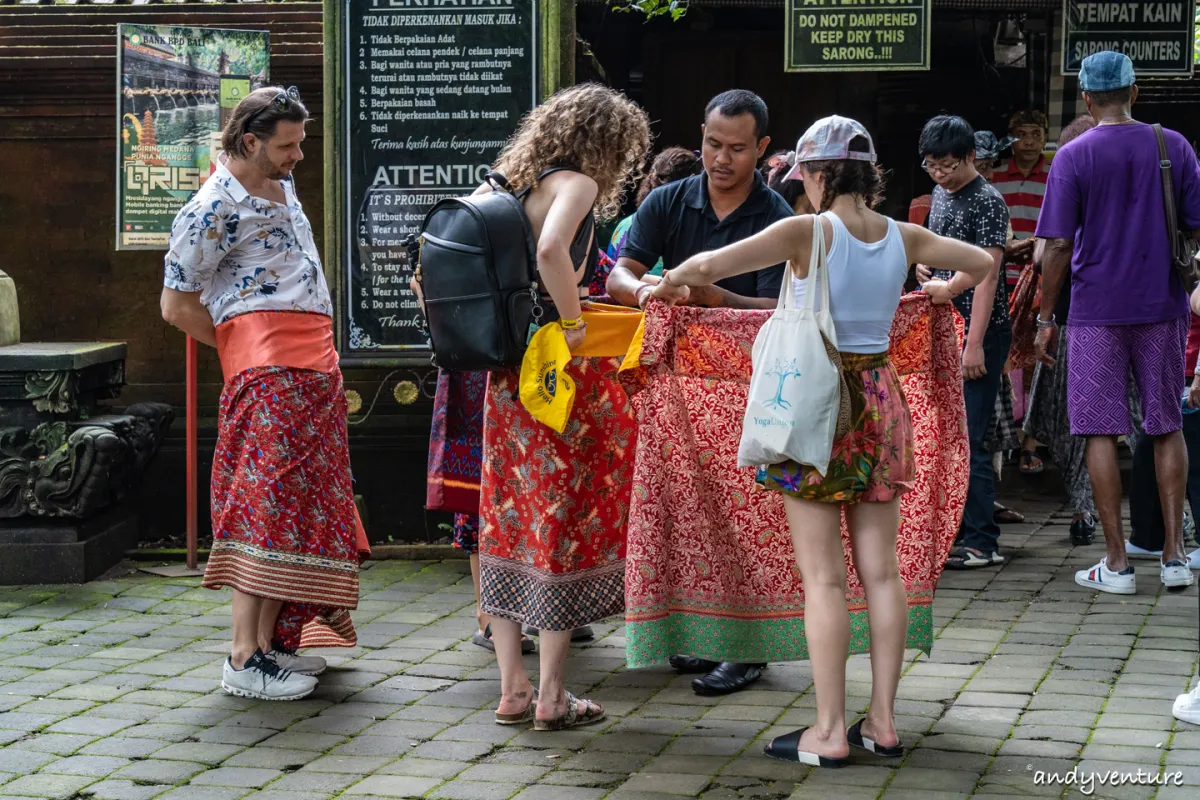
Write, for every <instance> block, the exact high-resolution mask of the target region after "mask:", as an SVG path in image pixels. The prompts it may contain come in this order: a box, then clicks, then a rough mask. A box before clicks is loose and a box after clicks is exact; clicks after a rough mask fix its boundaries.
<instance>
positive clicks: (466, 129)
mask: <svg viewBox="0 0 1200 800" xmlns="http://www.w3.org/2000/svg"><path fill="white" fill-rule="evenodd" d="M345 13H346V18H345V21H344V28H343V30H344V31H345V34H344V35H345V40H344V42H345V51H344V53H345V76H346V78H345V80H344V82H343V86H344V87H345V92H346V94H345V99H346V104H345V115H346V119H345V121H346V139H345V142H346V147H345V156H344V157H345V159H346V161H345V165H346V166H345V169H346V173H345V183H346V186H345V191H346V203H345V206H344V208H345V212H346V217H347V220H346V226H347V227H346V232H347V235H346V239H345V241H346V245H347V250H348V252H347V253H346V254H345V256H346V257H345V262H344V263H345V267H344V268H345V269H346V270H347V271H348V274H347V275H345V276H344V278H343V279H342V286H343V287H344V291H342V292H341V293H340V302H341V304H342V308H341V313H340V314H339V315H338V316H339V318H340V322H339V324H340V325H341V326H343V329H342V332H341V333H342V336H341V341H342V343H343V347H342V352H343V353H344V354H349V355H358V356H402V355H404V354H405V353H409V354H412V355H420V354H422V353H424V352H427V345H426V342H425V337H424V335H423V334H422V331H421V317H420V313H421V312H420V309H419V307H418V304H417V299H416V297H415V296H414V295H413V293H412V291H411V290H410V289H409V282H410V279H411V278H412V267H411V266H410V265H409V263H408V256H407V253H406V252H405V250H404V247H403V242H404V239H405V237H407V236H408V235H409V234H411V233H415V232H416V231H418V230H419V229H420V226H421V223H422V221H423V220H424V219H425V214H426V212H428V211H429V209H430V207H432V206H433V205H434V204H435V203H436V202H438V201H439V200H441V199H443V198H446V197H455V196H459V195H464V194H470V193H471V192H472V191H474V190H475V188H476V187H477V186H479V184H480V183H482V182H483V177H484V175H486V174H487V172H488V170H489V169H490V165H491V164H492V163H493V162H494V161H495V159H496V155H497V154H498V153H499V151H500V148H501V147H502V146H503V145H504V142H505V141H506V140H507V139H508V137H509V135H510V134H511V133H512V132H513V131H514V130H515V129H516V127H517V124H518V123H519V122H520V120H521V117H522V115H524V114H525V113H526V112H527V111H529V110H530V109H531V108H533V106H534V105H535V104H536V102H537V92H538V85H537V78H538V75H537V56H538V53H537V38H536V30H537V25H538V20H537V16H536V14H537V12H536V3H535V1H534V0H349V1H348V2H347V3H346V5H345Z"/></svg>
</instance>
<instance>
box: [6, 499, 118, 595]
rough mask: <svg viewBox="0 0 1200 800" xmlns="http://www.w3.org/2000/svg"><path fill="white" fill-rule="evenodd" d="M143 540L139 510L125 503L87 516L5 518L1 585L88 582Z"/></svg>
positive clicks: (101, 573) (105, 570)
mask: <svg viewBox="0 0 1200 800" xmlns="http://www.w3.org/2000/svg"><path fill="white" fill-rule="evenodd" d="M137 542H138V517H137V514H135V513H133V512H132V511H130V510H127V509H124V508H114V509H110V510H108V511H102V512H100V513H99V514H97V515H96V516H94V517H92V518H91V519H86V520H79V519H71V518H69V517H42V518H39V517H28V516H26V517H19V518H17V519H10V520H5V521H4V522H2V523H0V586H26V585H30V584H40V583H86V582H88V581H91V580H95V579H96V578H98V577H100V576H101V575H103V574H104V573H105V572H107V571H108V570H109V569H111V568H112V566H113V565H114V564H116V563H117V562H118V561H120V560H121V559H122V558H123V557H124V554H125V551H127V550H131V549H132V548H134V547H136V546H137Z"/></svg>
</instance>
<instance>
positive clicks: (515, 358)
mask: <svg viewBox="0 0 1200 800" xmlns="http://www.w3.org/2000/svg"><path fill="white" fill-rule="evenodd" d="M557 171H558V170H557V169H553V170H547V171H545V172H543V173H542V174H541V175H539V176H538V180H541V179H542V178H544V177H545V176H546V175H549V174H550V173H551V172H557ZM485 180H486V181H487V182H488V183H490V184H492V187H493V188H494V189H495V191H493V192H489V193H487V194H481V195H473V196H471V197H453V198H449V199H446V200H442V201H440V202H439V203H437V205H435V206H434V207H433V208H431V209H430V210H429V213H428V214H426V215H425V222H424V224H423V225H422V226H421V233H420V236H419V238H418V239H417V240H416V241H417V245H418V246H419V248H420V249H419V255H418V259H417V260H418V262H419V265H420V273H419V280H420V282H421V289H422V293H423V294H424V297H425V323H426V328H427V331H428V334H429V341H430V345H431V346H432V347H433V355H434V362H435V363H436V364H437V365H438V366H439V367H442V368H443V369H455V370H495V369H509V368H513V367H519V366H520V365H521V359H522V358H523V357H524V355H525V349H526V346H527V344H528V340H529V333H530V329H531V328H532V327H533V326H536V325H538V324H540V322H541V319H542V317H543V315H544V313H545V310H544V309H543V308H542V301H541V299H540V298H539V295H538V287H539V283H538V273H537V245H536V243H535V242H534V238H533V226H532V225H531V224H530V222H529V217H528V216H527V215H526V213H525V205H524V200H525V197H526V196H527V195H528V194H529V192H530V189H529V188H526V189H524V190H523V191H521V192H519V193H517V194H514V193H513V192H512V188H511V187H510V186H509V184H508V181H507V179H505V177H504V176H503V175H501V174H499V173H497V172H492V173H488V175H487V177H486V178H485Z"/></svg>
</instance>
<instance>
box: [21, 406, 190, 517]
mask: <svg viewBox="0 0 1200 800" xmlns="http://www.w3.org/2000/svg"><path fill="white" fill-rule="evenodd" d="M173 419H174V412H173V411H172V410H171V407H170V406H168V405H166V404H164V403H138V404H136V405H132V406H130V407H129V408H128V409H126V410H125V413H124V414H104V415H100V416H97V417H94V418H93V419H90V420H84V421H79V422H47V423H43V424H41V425H38V426H37V427H35V428H34V429H33V430H32V431H29V430H26V429H25V428H19V427H14V428H3V429H0V518H12V517H18V516H22V515H26V514H28V515H33V516H39V517H75V518H80V519H82V518H86V517H89V516H91V515H92V514H94V513H96V512H97V511H100V510H101V509H103V508H106V507H108V506H110V505H112V504H114V503H116V502H117V501H119V500H120V499H121V498H122V497H124V496H125V494H126V492H128V491H129V489H131V488H132V487H133V486H134V485H136V483H137V482H138V480H139V479H140V477H141V475H142V472H143V471H144V470H145V467H146V465H147V464H148V463H149V461H150V459H151V458H153V457H154V454H155V453H156V452H157V451H158V447H159V445H160V444H161V443H162V439H163V436H164V435H165V434H166V431H167V429H168V428H169V427H170V426H171V422H172V421H173Z"/></svg>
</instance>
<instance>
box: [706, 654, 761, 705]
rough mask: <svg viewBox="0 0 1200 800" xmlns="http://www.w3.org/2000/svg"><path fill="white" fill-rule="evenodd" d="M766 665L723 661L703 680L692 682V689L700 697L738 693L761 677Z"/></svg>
mask: <svg viewBox="0 0 1200 800" xmlns="http://www.w3.org/2000/svg"><path fill="white" fill-rule="evenodd" d="M766 666H767V665H766V664H737V663H734V662H732V661H723V662H721V664H720V665H718V666H717V668H716V669H714V670H713V671H712V672H710V673H708V674H707V675H705V676H704V677H703V678H696V680H694V681H692V689H693V690H694V691H695V692H696V694H698V695H701V696H702V697H716V696H718V695H723V694H733V693H734V692H740V691H741V690H742V689H745V688H746V687H747V686H749V685H750V684H752V683H754V682H755V681H756V680H758V679H759V678H761V677H762V673H763V670H764V669H765V668H766Z"/></svg>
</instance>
